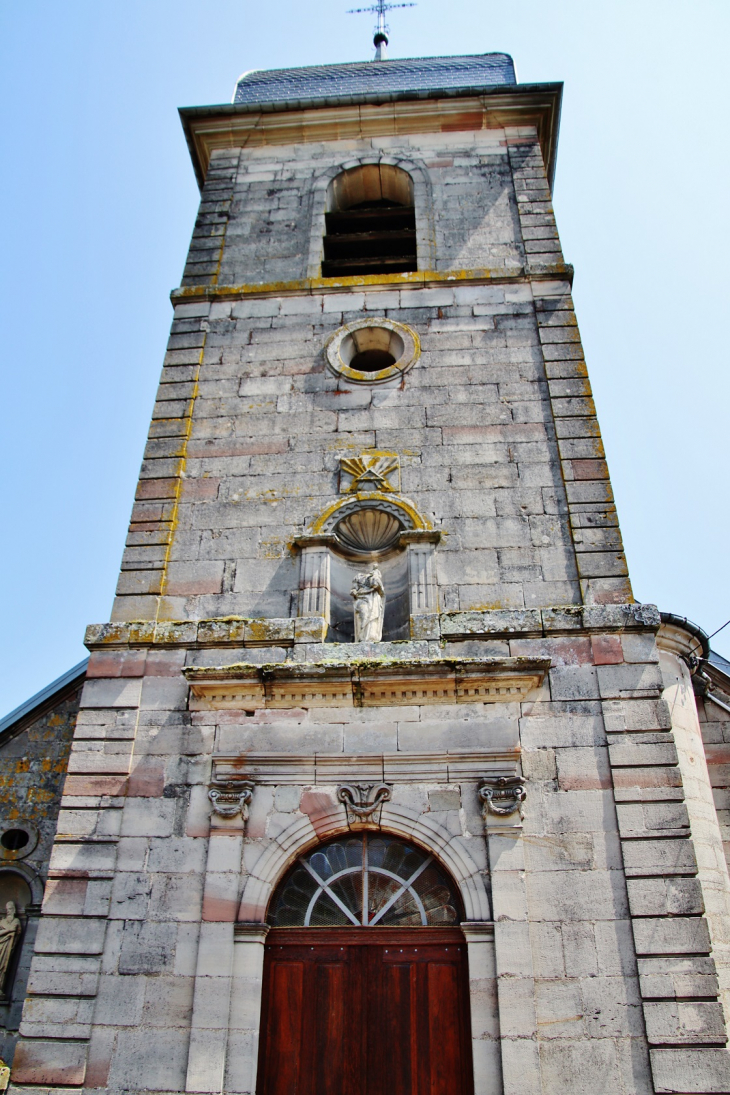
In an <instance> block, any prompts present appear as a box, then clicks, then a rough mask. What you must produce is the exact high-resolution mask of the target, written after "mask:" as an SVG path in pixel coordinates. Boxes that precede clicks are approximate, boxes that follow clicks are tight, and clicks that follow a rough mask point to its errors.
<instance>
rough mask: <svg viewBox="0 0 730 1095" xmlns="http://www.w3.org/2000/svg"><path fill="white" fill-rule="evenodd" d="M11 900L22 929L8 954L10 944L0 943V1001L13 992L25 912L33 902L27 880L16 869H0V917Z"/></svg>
mask: <svg viewBox="0 0 730 1095" xmlns="http://www.w3.org/2000/svg"><path fill="white" fill-rule="evenodd" d="M11 901H12V903H13V905H14V906H15V915H16V917H17V919H18V920H19V921H20V923H21V925H22V930H21V931H20V932H19V934H18V937H17V938H16V940H15V942H14V944H12V946H11V949H10V953H9V954H8V948H9V946H10V945H9V944H8V943H7V941H5V942H4V943H3V944H2V945H0V1002H5V1003H7V1001H8V1000H9V999H10V997H11V995H12V993H13V984H14V982H15V975H16V972H17V970H18V963H19V961H20V955H21V950H22V948H23V939H24V935H25V927H26V925H27V921H28V917H27V912H28V909H29V907H30V906H31V905H32V904H33V894H32V891H31V888H30V886H29V884H28V882H27V881H26V879H25V878H24V877H23V875H22V874H20V873H19V872H18V871H10V870H0V919H1V918H3V917H5V916H6V906H7V905H8V903H9V902H11Z"/></svg>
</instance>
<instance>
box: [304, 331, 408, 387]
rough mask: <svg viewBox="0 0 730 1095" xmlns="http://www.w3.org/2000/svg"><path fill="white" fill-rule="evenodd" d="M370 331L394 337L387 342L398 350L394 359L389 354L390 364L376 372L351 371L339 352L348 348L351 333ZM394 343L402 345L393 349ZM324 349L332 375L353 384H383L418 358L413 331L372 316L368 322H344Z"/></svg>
mask: <svg viewBox="0 0 730 1095" xmlns="http://www.w3.org/2000/svg"><path fill="white" fill-rule="evenodd" d="M373 328H376V329H380V330H382V331H388V332H390V334H391V335H392V336H395V337H394V339H392V341H391V345H392V346H393V349H396V348H397V350H398V351H399V353H398V355H397V356H396V354H395V353H393V356H394V357H396V360H395V362H394V364H393V365H389V366H388V367H387V368H385V369H380V370H379V371H378V372H372V373H368V372H363V371H361V370H360V369H353V368H352V367H351V366H350V365H349V363H348V361H349V355H348V354H347V353H345V356H343V350H346V349H347V348H348V343H349V342H351V341H352V335H353V333H354V332H356V331H366V330H370V329H373ZM396 340H397V341H398V342H400V343H401V344H402V349H401V348H400V346H398V347H396V346H395V345H394V343H395V342H396ZM324 350H325V357H326V360H327V364H328V366H329V368H330V371H331V372H333V373H334V374H335V376H340V377H344V379H345V380H347V381H350V382H351V383H353V384H371V385H372V384H385V383H387V382H388V381H389V380H393V379H394V378H399V377H401V376H403V375H404V374H405V373H407V372H408V370H409V369H412V368H413V366H414V365H415V363H416V362H417V361H418V358H419V357H420V356H421V341H420V339H419V337H418V335H417V333H416V332H415V331H414V330H413V328H411V327H407V326H406V325H405V324H404V323H396V322H395V320H392V319H385V318H384V317H382V316H374V317H373V318H372V319H371V318H370V317H368V318H367V319H358V320H356V321H355V322H354V323H347V324H345V326H344V327H340V328H338V330H336V331H334V332H333V334H331V335H330V336H329V338H328V339H327V341H326V342H325V345H324ZM391 352H392V351H391Z"/></svg>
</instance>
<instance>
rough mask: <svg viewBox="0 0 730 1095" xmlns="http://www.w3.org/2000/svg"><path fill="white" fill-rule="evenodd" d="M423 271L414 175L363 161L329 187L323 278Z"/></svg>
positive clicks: (341, 175)
mask: <svg viewBox="0 0 730 1095" xmlns="http://www.w3.org/2000/svg"><path fill="white" fill-rule="evenodd" d="M416 269H418V261H417V255H416V211H415V204H414V193H413V179H412V178H411V176H410V175H409V174H408V172H407V171H404V170H403V169H402V168H400V167H396V166H395V165H393V164H377V163H376V164H361V165H359V166H358V167H351V168H349V169H348V170H346V171H343V172H341V173H340V174H339V175H337V176H336V178H334V179H333V180H332V182H331V183H330V185H329V187H328V189H327V204H326V211H325V237H324V259H323V262H322V277H325V278H334V277H349V276H353V275H356V274H400V273H407V272H408V271H410V270H416Z"/></svg>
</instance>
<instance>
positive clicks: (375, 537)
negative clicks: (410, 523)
mask: <svg viewBox="0 0 730 1095" xmlns="http://www.w3.org/2000/svg"><path fill="white" fill-rule="evenodd" d="M402 527H403V526H402V525H401V523H400V521H399V520H398V519H397V518H396V517H393V515H392V514H390V513H385V512H384V511H383V510H379V509H359V510H356V511H355V512H354V513H351V514H349V515H348V516H347V517H343V519H342V520H341V521H340V522H339V523H338V525H337V527H336V528H335V534H336V536H337V538H338V540H340V541H341V542H342V543H343V544H344V545H345V547H348V548H350V549H351V550H352V551H357V552H360V553H362V554H371V553H374V552H378V551H386V550H387V549H388V548H389V547H391V546H392V545H393V544H394V543H395V541H396V540H397V539H398V534H399V533H400V531H401V529H402Z"/></svg>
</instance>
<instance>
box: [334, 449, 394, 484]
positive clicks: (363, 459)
mask: <svg viewBox="0 0 730 1095" xmlns="http://www.w3.org/2000/svg"><path fill="white" fill-rule="evenodd" d="M399 471H400V461H399V458H398V454H397V453H392V452H372V453H362V454H361V455H360V456H343V457H342V458H341V459H340V490H341V491H345V492H348V493H349V492H355V491H361V490H382V491H393V490H398V488H399V486H400V484H399ZM348 477H349V478H350V482H349V483H348V482H347V478H348Z"/></svg>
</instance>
